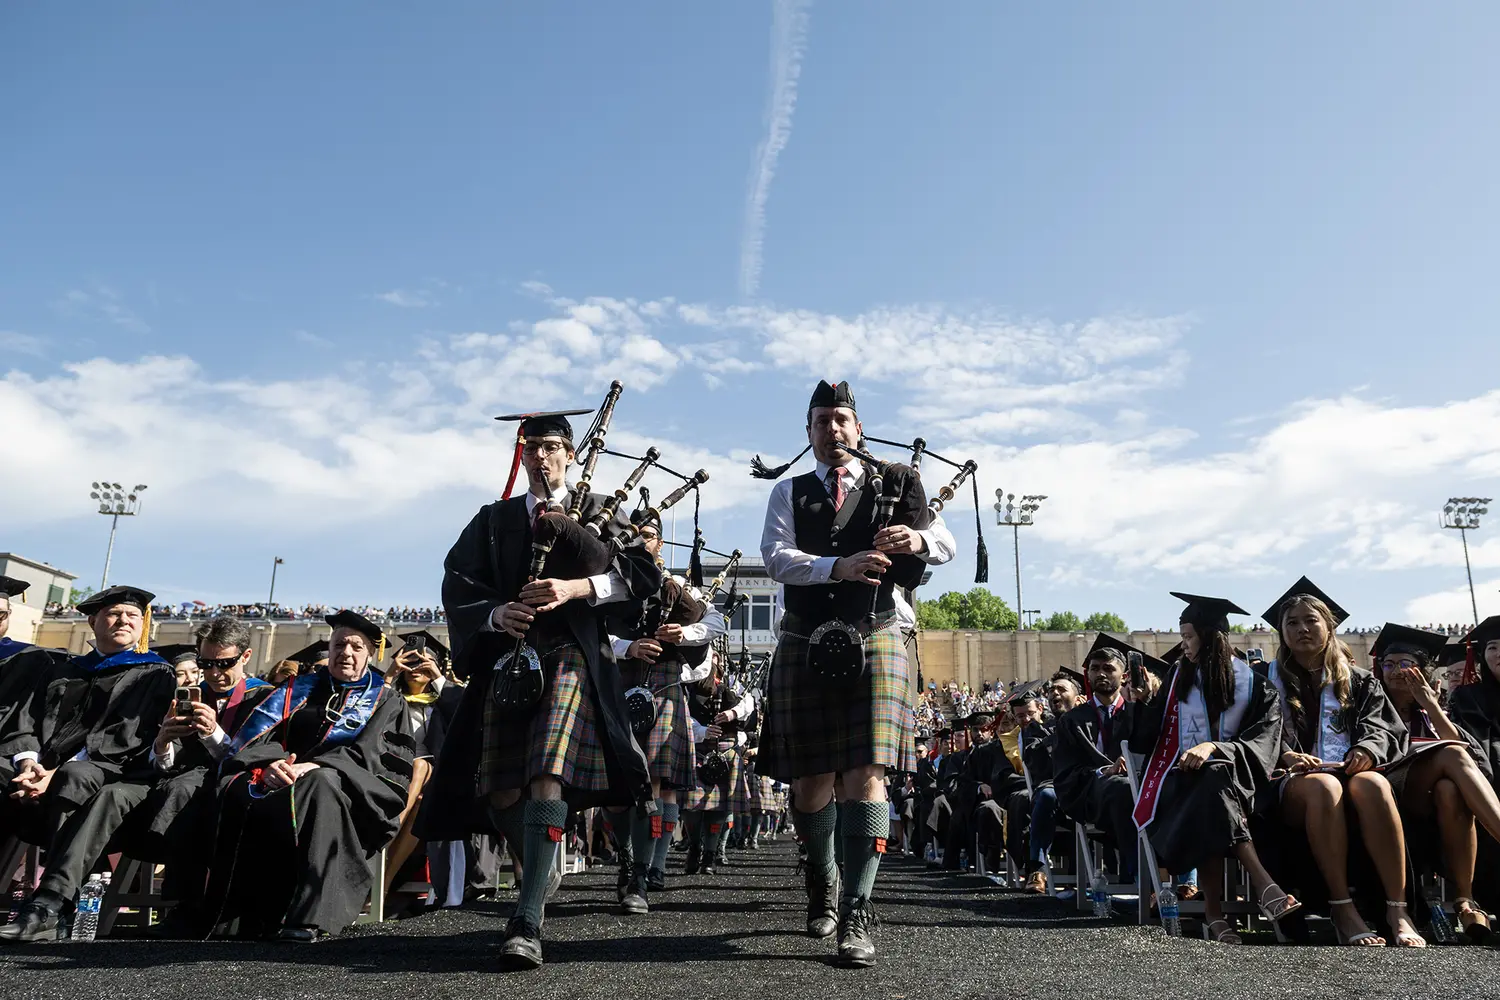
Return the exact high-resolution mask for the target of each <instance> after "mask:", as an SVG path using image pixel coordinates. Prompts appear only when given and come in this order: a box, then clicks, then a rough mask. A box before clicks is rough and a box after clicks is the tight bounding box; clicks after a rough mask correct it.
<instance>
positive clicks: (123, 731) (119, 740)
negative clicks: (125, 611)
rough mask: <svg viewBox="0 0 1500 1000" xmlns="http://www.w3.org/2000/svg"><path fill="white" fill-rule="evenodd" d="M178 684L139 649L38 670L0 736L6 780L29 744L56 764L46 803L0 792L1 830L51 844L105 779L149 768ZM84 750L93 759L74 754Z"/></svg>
mask: <svg viewBox="0 0 1500 1000" xmlns="http://www.w3.org/2000/svg"><path fill="white" fill-rule="evenodd" d="M176 684H177V680H176V677H175V675H174V674H173V673H172V668H171V667H170V666H169V665H168V664H167V661H165V660H163V659H162V658H161V657H160V656H157V655H156V654H155V653H136V652H134V651H133V650H127V651H125V652H121V653H116V654H114V655H112V656H109V657H104V656H101V655H100V654H99V653H98V652H97V651H96V652H90V653H85V654H83V655H82V656H75V657H72V658H70V659H67V660H63V661H61V662H53V663H51V664H49V665H48V666H46V667H44V668H42V669H41V670H39V671H38V672H37V675H36V680H35V683H34V684H33V685H32V689H31V691H30V693H29V694H28V695H27V696H26V699H25V700H24V701H23V702H22V703H21V706H20V707H19V708H18V709H17V710H16V712H15V713H14V714H13V715H12V717H11V721H10V726H9V728H8V730H7V731H6V732H5V733H4V734H3V736H0V785H3V786H4V787H7V788H8V786H9V783H10V781H11V779H12V778H14V777H15V769H14V767H13V766H12V764H11V760H12V758H13V757H14V756H15V755H16V754H19V753H24V752H27V751H31V752H34V753H38V754H40V761H41V764H42V766H43V767H45V768H56V769H57V771H56V773H55V774H54V775H53V776H52V781H51V784H50V785H49V786H48V788H47V793H46V794H45V795H44V796H43V797H42V800H41V802H40V803H22V802H19V801H18V800H15V799H11V798H10V797H9V796H8V795H7V796H5V797H3V798H0V836H4V835H7V834H14V835H16V836H19V837H21V839H23V840H26V841H28V842H31V843H42V844H45V843H47V842H48V841H50V839H51V837H52V836H53V835H54V834H55V833H56V832H57V829H58V828H59V827H60V826H61V823H62V820H63V819H64V818H65V817H66V816H67V815H68V814H71V813H72V811H73V810H76V809H77V808H78V807H79V806H81V805H83V804H84V803H85V802H87V801H88V800H89V799H90V798H91V797H92V796H93V795H94V794H95V793H96V792H98V791H99V789H100V788H102V787H103V786H104V785H105V784H108V783H110V782H113V781H118V780H120V779H121V778H124V777H132V776H136V775H147V774H149V771H150V767H151V764H150V761H149V754H150V751H151V743H152V741H153V740H155V739H156V731H157V729H158V728H160V726H161V720H162V718H163V717H164V716H165V715H166V714H167V709H168V708H169V707H170V706H171V704H172V695H173V692H174V690H175V689H176ZM81 750H82V751H87V755H88V759H87V760H82V761H74V760H73V758H74V757H75V756H77V754H78V752H79V751H81ZM38 805H40V806H41V808H37V806H38Z"/></svg>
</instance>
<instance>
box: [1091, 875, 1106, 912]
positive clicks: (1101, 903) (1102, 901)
mask: <svg viewBox="0 0 1500 1000" xmlns="http://www.w3.org/2000/svg"><path fill="white" fill-rule="evenodd" d="M1089 898H1090V899H1092V900H1093V901H1094V916H1096V917H1098V918H1099V919H1100V920H1106V919H1108V918H1109V916H1110V910H1111V906H1110V902H1111V901H1110V898H1109V880H1108V879H1107V878H1105V877H1104V873H1103V872H1095V873H1094V880H1093V881H1092V882H1090V883H1089Z"/></svg>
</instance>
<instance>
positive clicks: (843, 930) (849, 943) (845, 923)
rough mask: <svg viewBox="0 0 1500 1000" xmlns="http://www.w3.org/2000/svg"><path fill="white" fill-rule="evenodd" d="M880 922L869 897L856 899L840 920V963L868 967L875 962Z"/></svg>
mask: <svg viewBox="0 0 1500 1000" xmlns="http://www.w3.org/2000/svg"><path fill="white" fill-rule="evenodd" d="M879 923H880V921H879V919H878V918H876V916H875V908H874V907H873V906H871V905H870V901H869V900H868V899H864V898H860V899H856V900H855V901H854V902H853V903H852V904H851V905H850V907H849V910H848V912H846V913H845V914H844V916H843V918H842V919H841V920H840V921H839V964H840V965H848V966H852V967H854V968H860V969H863V968H868V967H869V966H871V965H874V964H875V940H874V938H873V937H872V936H871V935H872V932H873V931H874V930H875V928H876V926H878V925H879Z"/></svg>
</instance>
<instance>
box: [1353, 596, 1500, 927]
mask: <svg viewBox="0 0 1500 1000" xmlns="http://www.w3.org/2000/svg"><path fill="white" fill-rule="evenodd" d="M1447 644H1448V637H1447V636H1445V635H1441V634H1439V633H1436V632H1423V631H1421V630H1419V629H1414V628H1407V627H1406V626H1404V625H1395V624H1391V623H1387V624H1386V626H1385V627H1384V628H1383V629H1381V630H1380V634H1379V635H1378V636H1377V637H1376V638H1375V645H1374V647H1373V648H1372V650H1371V652H1372V653H1373V655H1374V657H1375V662H1376V663H1377V664H1378V665H1379V668H1380V674H1379V676H1380V680H1381V683H1382V684H1384V685H1385V690H1386V695H1387V696H1388V697H1389V698H1390V699H1391V704H1393V705H1394V706H1395V708H1396V714H1397V715H1398V716H1399V717H1400V718H1401V720H1402V722H1403V723H1405V725H1406V730H1407V733H1408V734H1409V735H1410V737H1411V750H1410V752H1409V753H1408V755H1407V758H1406V760H1405V761H1403V762H1402V763H1401V764H1400V765H1398V766H1396V767H1394V768H1391V769H1389V770H1387V771H1386V780H1387V781H1389V782H1390V784H1391V792H1392V794H1394V795H1395V797H1396V804H1397V806H1398V807H1399V808H1400V810H1401V824H1402V827H1403V829H1404V830H1405V831H1406V843H1407V847H1408V849H1409V851H1410V855H1411V859H1412V864H1413V866H1414V868H1415V870H1416V872H1417V873H1418V874H1419V875H1420V874H1425V873H1428V872H1438V873H1441V874H1442V875H1444V876H1446V877H1447V878H1450V879H1452V880H1453V886H1454V889H1455V890H1456V892H1457V896H1456V898H1455V899H1454V906H1455V909H1456V911H1457V913H1458V919H1459V923H1460V924H1461V925H1462V927H1463V929H1464V931H1465V933H1466V934H1468V935H1469V937H1470V938H1472V939H1474V940H1476V941H1484V940H1486V939H1487V938H1488V937H1489V936H1490V918H1489V915H1488V914H1486V913H1485V912H1484V911H1483V910H1482V909H1480V908H1479V907H1478V906H1477V905H1476V904H1475V902H1474V865H1475V854H1476V851H1477V849H1478V837H1477V834H1476V831H1475V825H1474V824H1475V820H1478V821H1479V823H1480V825H1482V826H1483V827H1484V829H1485V830H1486V831H1487V832H1488V833H1489V835H1490V836H1491V837H1494V838H1500V799H1497V798H1496V797H1495V790H1494V789H1493V788H1492V787H1491V786H1490V781H1489V779H1488V778H1487V777H1485V775H1484V773H1483V771H1481V770H1480V764H1481V763H1482V764H1483V765H1484V766H1486V767H1487V766H1489V758H1488V754H1487V752H1486V748H1485V747H1484V746H1483V745H1482V744H1481V743H1480V741H1479V740H1478V739H1476V738H1475V737H1473V736H1471V735H1470V734H1469V733H1467V732H1465V731H1464V729H1463V728H1462V727H1461V726H1460V725H1459V724H1458V723H1456V722H1455V720H1454V719H1453V718H1451V717H1450V716H1449V714H1448V713H1447V712H1445V711H1444V710H1443V707H1442V706H1441V705H1440V704H1439V703H1438V694H1437V689H1438V687H1439V685H1440V684H1441V681H1440V680H1439V679H1438V672H1439V670H1440V669H1441V668H1440V667H1438V666H1437V664H1436V657H1437V656H1438V654H1439V653H1441V651H1442V650H1443V648H1444V647H1445V646H1446V645H1447ZM1447 741H1452V742H1447ZM1439 742H1441V743H1442V744H1443V745H1437V744H1438V743H1439ZM1476 762H1478V763H1476Z"/></svg>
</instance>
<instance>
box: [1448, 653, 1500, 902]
mask: <svg viewBox="0 0 1500 1000" xmlns="http://www.w3.org/2000/svg"><path fill="white" fill-rule="evenodd" d="M1448 717H1449V718H1450V719H1452V720H1453V722H1454V724H1455V725H1457V726H1458V727H1459V728H1460V729H1462V730H1464V732H1465V733H1466V734H1468V736H1469V737H1470V738H1471V739H1473V740H1474V742H1475V744H1476V745H1477V747H1478V749H1479V755H1478V758H1477V762H1478V764H1479V768H1480V770H1482V771H1483V772H1484V775H1485V777H1487V778H1489V779H1490V785H1491V787H1493V788H1495V789H1496V790H1497V791H1500V681H1497V680H1496V679H1495V677H1494V675H1493V674H1491V673H1490V672H1489V670H1488V669H1487V668H1486V667H1485V666H1483V665H1481V666H1480V668H1479V683H1477V684H1467V685H1465V686H1463V687H1460V688H1455V689H1454V690H1453V691H1452V692H1451V693H1450V694H1449V695H1448ZM1474 898H1475V900H1476V901H1477V902H1478V903H1479V905H1480V906H1482V907H1483V908H1484V909H1485V910H1487V911H1489V912H1490V913H1495V912H1497V911H1500V844H1497V843H1496V842H1495V838H1493V837H1491V836H1490V835H1489V833H1488V832H1486V831H1485V829H1484V827H1482V826H1481V827H1479V855H1478V859H1477V862H1476V864H1475V866H1474Z"/></svg>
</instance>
